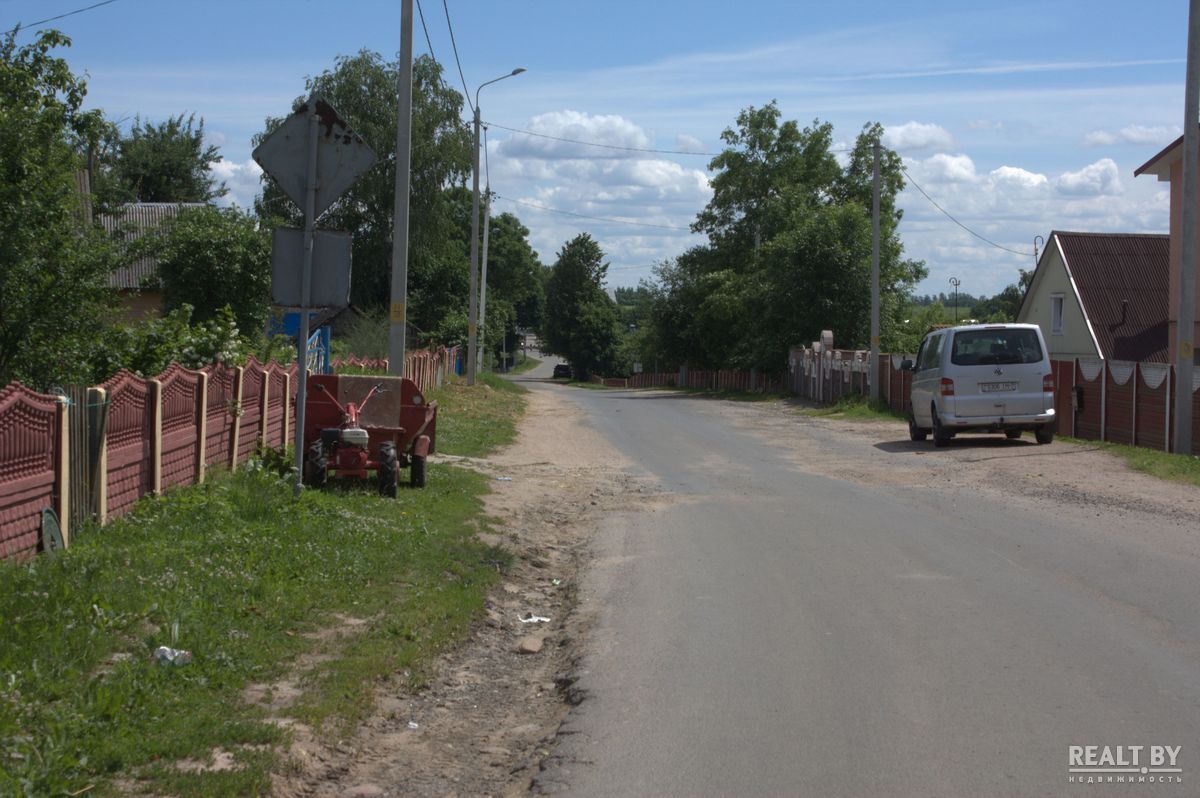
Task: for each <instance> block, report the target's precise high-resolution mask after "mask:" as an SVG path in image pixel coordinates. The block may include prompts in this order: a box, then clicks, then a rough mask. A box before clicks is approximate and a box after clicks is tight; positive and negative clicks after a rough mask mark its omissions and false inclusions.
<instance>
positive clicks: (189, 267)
mask: <svg viewBox="0 0 1200 798" xmlns="http://www.w3.org/2000/svg"><path fill="white" fill-rule="evenodd" d="M138 244H139V245H142V246H143V247H144V248H145V249H146V250H147V251H148V253H149V254H152V255H153V256H154V257H155V258H157V260H158V278H159V280H160V282H161V283H162V288H163V299H164V300H165V302H166V306H167V309H168V310H175V309H177V308H182V307H184V306H189V307H191V308H193V310H194V312H193V313H192V318H193V320H194V321H196V322H206V321H209V320H211V319H214V318H217V317H218V316H219V315H220V312H221V310H222V308H225V307H228V308H230V309H231V310H232V312H233V318H234V320H235V321H236V323H237V326H238V329H240V330H241V331H242V332H243V333H250V334H252V335H253V334H257V333H258V332H260V331H262V330H263V328H264V327H265V326H266V322H267V316H268V315H269V313H270V305H271V238H270V236H268V235H267V233H266V231H265V230H263V229H261V228H260V226H259V225H258V222H257V220H256V219H255V218H254V217H253V216H251V215H250V214H248V213H244V212H242V211H240V210H238V209H237V208H225V209H219V208H213V207H204V208H184V209H183V210H181V211H180V213H179V216H177V217H176V218H174V219H171V220H169V221H168V222H166V223H165V224H164V225H163V227H162V228H161V229H160V230H159V231H157V232H156V233H155V234H153V235H149V236H147V237H146V238H143V239H141V240H140V241H139V242H138Z"/></svg>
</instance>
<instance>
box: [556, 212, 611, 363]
mask: <svg viewBox="0 0 1200 798" xmlns="http://www.w3.org/2000/svg"><path fill="white" fill-rule="evenodd" d="M607 271H608V264H607V263H605V262H604V252H603V251H602V250H601V249H600V245H599V244H597V243H596V241H595V240H594V239H593V238H592V237H591V236H589V235H588V234H587V233H581V234H580V235H578V236H576V237H575V238H573V239H571V240H570V241H568V242H567V243H566V244H564V245H563V248H562V249H561V250H559V252H558V259H557V260H556V261H555V263H554V266H553V267H552V271H551V273H550V278H549V280H548V281H547V284H546V319H545V323H544V324H543V325H542V335H541V338H542V346H543V348H544V349H545V350H546V351H547V352H549V353H551V354H555V355H560V356H561V357H564V358H566V359H567V360H568V361H569V362H570V363H571V365H572V366H573V367H574V368H575V369H576V370H577V371H578V372H581V373H584V374H590V373H593V372H607V371H609V370H611V369H612V368H613V366H614V365H615V363H616V360H617V348H618V346H619V344H620V339H621V329H620V324H619V322H618V321H617V311H616V306H615V305H614V304H613V301H612V300H611V299H609V297H608V294H606V293H605V292H604V287H603V283H604V277H605V274H606V273H607Z"/></svg>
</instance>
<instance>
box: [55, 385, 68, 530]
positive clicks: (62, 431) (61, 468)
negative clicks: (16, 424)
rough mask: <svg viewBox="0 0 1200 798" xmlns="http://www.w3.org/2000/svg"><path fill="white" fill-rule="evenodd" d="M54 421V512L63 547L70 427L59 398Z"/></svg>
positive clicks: (66, 520) (65, 405)
mask: <svg viewBox="0 0 1200 798" xmlns="http://www.w3.org/2000/svg"><path fill="white" fill-rule="evenodd" d="M54 421H55V423H56V424H57V425H58V451H57V452H55V453H54V455H55V457H54V470H55V471H57V472H58V473H57V474H55V477H56V480H55V481H56V482H57V483H58V496H56V497H55V502H54V512H56V513H58V526H59V529H60V530H62V539H63V548H67V547H68V546H70V545H71V516H70V512H71V466H70V452H71V427H70V424H69V423H68V421H67V404H66V402H65V401H64V400H63V398H60V399H59V401H58V407H57V408H56V412H55V417H54Z"/></svg>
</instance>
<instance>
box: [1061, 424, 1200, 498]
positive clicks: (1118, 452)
mask: <svg viewBox="0 0 1200 798" xmlns="http://www.w3.org/2000/svg"><path fill="white" fill-rule="evenodd" d="M1059 440H1063V441H1069V442H1070V443H1077V444H1079V445H1080V446H1092V447H1095V446H1098V447H1100V448H1101V449H1103V450H1104V451H1106V452H1108V453H1109V454H1111V455H1113V456H1115V457H1120V458H1121V459H1122V460H1124V461H1125V462H1126V463H1127V464H1128V465H1129V467H1130V468H1132V469H1133V470H1134V471H1140V472H1141V473H1143V474H1148V475H1150V476H1152V477H1157V478H1158V479H1162V480H1166V481H1169V482H1180V483H1183V484H1184V485H1194V486H1197V487H1200V456H1196V455H1191V456H1187V455H1179V454H1170V453H1168V452H1164V451H1160V450H1158V449H1147V448H1145V447H1141V446H1125V445H1124V444H1120V443H1102V442H1100V441H1089V440H1083V439H1081V438H1068V437H1066V436H1062V437H1060V438H1059Z"/></svg>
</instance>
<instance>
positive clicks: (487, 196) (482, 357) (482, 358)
mask: <svg viewBox="0 0 1200 798" xmlns="http://www.w3.org/2000/svg"><path fill="white" fill-rule="evenodd" d="M486 141H487V140H486V137H485V139H484V145H483V146H485V147H486V146H487V143H486ZM491 228H492V185H491V183H488V184H487V185H486V186H484V188H483V251H482V252H481V253H480V254H479V263H480V269H479V367H480V368H481V369H482V370H483V371H487V370H488V356H487V346H485V341H486V340H487V264H488V258H487V251H488V231H489V230H491Z"/></svg>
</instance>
